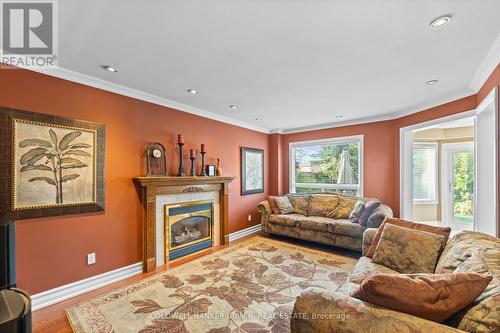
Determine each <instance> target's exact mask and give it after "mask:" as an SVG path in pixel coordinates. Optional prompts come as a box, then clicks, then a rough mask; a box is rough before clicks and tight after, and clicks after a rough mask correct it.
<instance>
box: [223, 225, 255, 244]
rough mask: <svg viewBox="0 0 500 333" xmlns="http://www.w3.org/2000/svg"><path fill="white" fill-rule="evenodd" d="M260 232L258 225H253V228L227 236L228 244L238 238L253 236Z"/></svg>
mask: <svg viewBox="0 0 500 333" xmlns="http://www.w3.org/2000/svg"><path fill="white" fill-rule="evenodd" d="M261 230H262V226H261V225H260V223H259V224H257V225H254V226H253V227H250V228H246V229H243V230H240V231H236V232H233V233H231V234H229V242H233V241H235V240H237V239H240V238H243V237H245V236H248V235H251V234H255V233H257V232H260V231H261Z"/></svg>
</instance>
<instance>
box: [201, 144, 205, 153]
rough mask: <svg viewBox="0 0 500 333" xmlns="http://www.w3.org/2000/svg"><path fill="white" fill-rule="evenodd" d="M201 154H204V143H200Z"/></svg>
mask: <svg viewBox="0 0 500 333" xmlns="http://www.w3.org/2000/svg"><path fill="white" fill-rule="evenodd" d="M201 152H202V153H204V152H205V144H204V143H202V144H201Z"/></svg>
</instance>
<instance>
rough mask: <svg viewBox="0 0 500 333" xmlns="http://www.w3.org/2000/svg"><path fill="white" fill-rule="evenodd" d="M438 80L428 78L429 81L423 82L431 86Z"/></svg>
mask: <svg viewBox="0 0 500 333" xmlns="http://www.w3.org/2000/svg"><path fill="white" fill-rule="evenodd" d="M438 82H439V80H429V81H427V82H425V84H426V85H428V86H432V85H433V84H436V83H438Z"/></svg>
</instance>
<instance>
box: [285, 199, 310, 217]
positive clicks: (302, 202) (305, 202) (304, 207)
mask: <svg viewBox="0 0 500 333" xmlns="http://www.w3.org/2000/svg"><path fill="white" fill-rule="evenodd" d="M287 197H288V200H290V203H291V204H292V206H293V212H294V213H295V214H301V215H305V216H307V211H308V210H309V195H300V194H288V195H287Z"/></svg>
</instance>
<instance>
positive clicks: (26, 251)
mask: <svg viewBox="0 0 500 333" xmlns="http://www.w3.org/2000/svg"><path fill="white" fill-rule="evenodd" d="M0 101H1V102H0V103H1V104H0V106H1V107H6V108H15V109H20V110H27V111H33V112H40V113H47V114H54V115H59V116H63V117H69V118H76V119H83V120H89V121H94V122H99V123H104V124H106V211H105V212H104V213H98V214H85V215H68V216H63V217H53V218H43V219H33V220H23V221H18V222H17V225H16V232H17V234H16V242H17V243H16V251H17V282H18V285H19V287H21V288H23V289H26V290H28V291H29V292H30V293H38V292H41V291H44V290H48V289H51V288H54V287H57V286H60V285H64V284H67V283H70V282H73V281H77V280H80V279H83V278H86V277H89V276H93V275H96V274H100V273H103V272H107V271H110V270H113V269H116V268H119V267H123V266H127V265H130V264H133V263H136V262H139V261H140V257H141V252H140V246H141V238H140V237H141V229H140V223H141V215H140V204H139V199H138V196H137V193H136V190H135V188H134V186H133V183H132V177H135V176H141V175H144V174H145V161H144V157H143V156H144V155H143V154H144V149H145V147H146V144H147V143H148V142H151V141H160V142H162V143H163V144H165V145H166V147H167V151H168V152H167V153H168V168H169V170H170V174H175V173H176V167H177V165H178V162H177V160H178V158H177V157H176V153H175V151H174V146H175V145H174V144H175V141H176V135H177V134H178V133H183V134H184V138H185V141H186V146H185V148H188V149H189V148H198V147H199V144H200V143H202V142H203V143H206V145H207V151H208V153H207V157H208V163H212V164H215V161H216V160H215V159H216V158H217V157H219V158H221V160H222V168H223V173H224V175H227V176H236V177H237V179H236V180H235V181H234V182H233V184H232V186H231V192H230V208H229V216H230V225H229V232H235V231H238V230H240V229H244V228H247V227H249V226H251V225H254V224H257V223H258V222H259V215H258V212H257V209H256V206H257V203H258V202H259V201H260V200H262V199H264V198H265V197H266V195H267V193H264V194H255V195H248V196H241V195H240V147H241V146H249V147H256V148H263V149H264V150H265V152H266V156H265V160H266V161H269V158H268V156H269V155H268V152H269V149H268V146H269V142H268V135H267V134H264V133H259V132H255V131H252V130H247V129H243V128H240V127H237V126H232V125H228V124H224V123H221V122H217V121H213V120H209V119H206V118H202V117H198V116H195V115H190V114H187V113H184V112H180V111H176V110H173V109H169V108H166V107H162V106H158V105H154V104H151V103H147V102H143V101H139V100H136V99H132V98H128V97H124V96H121V95H117V94H113V93H109V92H106V91H103V90H99V89H95V88H91V87H87V86H84V85H80V84H76V83H72V82H69V81H65V80H61V79H57V78H53V77H49V76H45V75H42V74H37V73H34V72H29V71H24V70H19V69H7V70H5V69H4V70H1V71H0ZM265 179H266V180H268V179H269V174H268V167H266V174H265ZM265 187H266V190H267V189H268V187H269V186H267V184H266V186H265ZM249 214H251V215H252V222H247V215H249ZM91 252H96V256H97V263H96V264H95V265H92V266H87V265H86V254H87V253H91Z"/></svg>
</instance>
